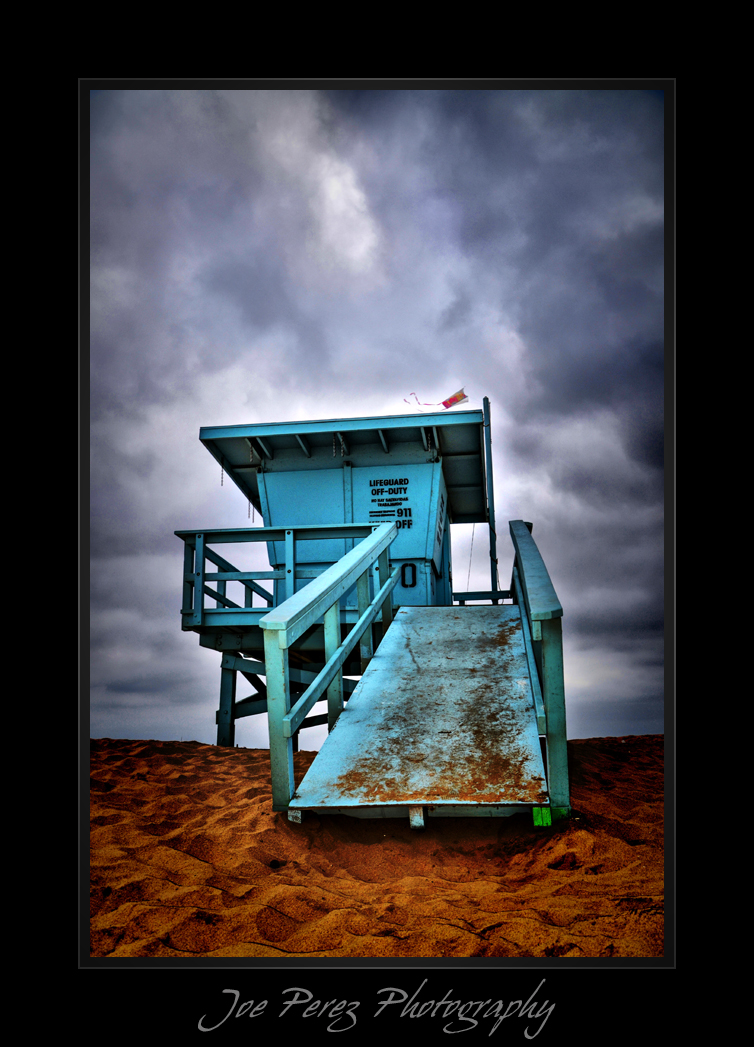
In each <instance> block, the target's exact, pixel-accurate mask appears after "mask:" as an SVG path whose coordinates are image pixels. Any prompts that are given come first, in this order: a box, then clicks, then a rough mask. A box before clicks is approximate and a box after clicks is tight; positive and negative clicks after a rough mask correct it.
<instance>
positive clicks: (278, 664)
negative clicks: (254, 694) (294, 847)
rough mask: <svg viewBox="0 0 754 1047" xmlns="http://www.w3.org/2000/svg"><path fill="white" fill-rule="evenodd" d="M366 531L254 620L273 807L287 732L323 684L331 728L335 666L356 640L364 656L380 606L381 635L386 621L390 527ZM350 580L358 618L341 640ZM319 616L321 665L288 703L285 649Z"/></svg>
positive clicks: (284, 802)
mask: <svg viewBox="0 0 754 1047" xmlns="http://www.w3.org/2000/svg"><path fill="white" fill-rule="evenodd" d="M370 530H371V532H372V533H371V534H370V535H369V536H368V537H367V538H364V539H363V540H362V541H361V542H359V544H358V545H357V546H355V547H354V548H353V549H352V550H351V551H350V552H347V553H346V554H345V556H343V557H341V559H340V560H338V562H337V563H334V564H333V565H332V566H331V567H328V568H327V570H325V571H324V572H323V573H322V574H321V575H319V577H318V578H315V579H314V580H313V581H311V582H309V584H308V585H307V586H306V587H305V588H304V589H302V590H301V591H300V592H298V593H294V594H293V595H292V596H290V597H289V598H288V599H287V600H285V601H284V602H283V603H282V604H280V605H279V606H278V607H276V608H274V610H271V611H268V612H267V614H265V615H264V617H263V618H261V619H260V620H259V625H260V626H261V628H262V629H263V631H264V661H265V676H266V680H267V715H268V722H269V730H270V763H271V770H272V806H273V810H277V811H279V810H285V809H286V808H287V807H288V804H289V803H290V801H291V798H292V796H293V792H294V780H293V744H292V737H293V735H294V734H295V732H296V730H297V728H298V727H299V726H300V724H301V723H302V721H303V720H304V717H305V716H306V714H307V712H308V711H309V710H310V709H311V708H312V706H313V705H315V704H316V702H318V701H319V699H320V698H321V697H322V695H323V694H324V692H325V690H327V712H328V729H329V730H332V729H333V727H334V726H335V722H336V721H337V718H338V716H339V715H340V713H341V711H342V709H343V680H342V676H341V674H340V669H341V668H342V666H343V664H344V663H345V661H346V658H347V657H348V655H349V654H350V652H351V651H352V650H353V648H354V647H355V646H356V644H357V643H359V644H360V646H361V661H362V669H364V668H365V667H366V664H367V663H368V661H369V659H370V658H371V656H372V636H371V629H370V626H371V624H372V622H373V621H374V620H375V618H376V617H377V614H378V613H379V612H380V610H382V625H383V634H384V632H385V631H386V630H387V628H388V626H389V625H390V622H391V620H392V601H391V599H390V594H391V593H392V591H393V589H394V587H395V585H396V583H397V581H398V578H399V576H400V569H399V568H398V567H396V568H395V570H394V571H393V572H392V574H391V573H390V564H389V560H388V548H389V546H390V544H391V543H392V542H393V541H394V539H395V537H396V536H397V534H398V528H397V527H396V525H395V524H388V523H384V524H378V525H376V526H371V527H370ZM375 563H376V564H377V572H378V575H379V588H378V587H377V585H375V588H376V589H377V588H378V591H377V593H376V595H375V596H374V598H373V599H371V600H370V596H369V574H370V571H371V570H372V567H373V565H374V564H375ZM354 584H355V585H356V586H357V595H358V607H359V618H358V621H357V622H356V624H355V625H354V627H353V628H352V629H351V630H350V632H349V633H348V635H347V636H346V638H345V639H342V638H341V620H340V610H339V606H340V599H341V597H343V596H345V594H346V593H347V592H348V591H349V590H350V589H351V588H352V587H353V586H354ZM320 619H323V620H324V631H325V666H324V668H323V669H322V670H321V671H320V672H319V673H318V675H317V677H316V679H315V680H314V681H313V682H312V683H311V684H310V685H309V687H308V688H307V690H306V691H305V693H304V694H303V695H302V696H301V698H299V700H298V701H297V702H296V704H295V706H294V707H293V708H291V692H290V670H289V667H288V651H289V649H290V647H291V646H292V645H293V644H294V643H295V642H296V641H297V640H298V639H300V638H301V636H302V635H303V634H304V633H305V632H306V630H307V629H309V628H310V627H311V626H312V625H314V624H315V623H317V622H318V621H319V620H320Z"/></svg>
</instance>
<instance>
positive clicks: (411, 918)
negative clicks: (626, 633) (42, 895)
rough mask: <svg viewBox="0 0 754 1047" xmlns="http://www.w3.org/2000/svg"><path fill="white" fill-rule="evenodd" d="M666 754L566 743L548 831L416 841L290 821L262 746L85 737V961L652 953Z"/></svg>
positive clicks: (443, 835) (657, 739) (479, 829)
mask: <svg viewBox="0 0 754 1047" xmlns="http://www.w3.org/2000/svg"><path fill="white" fill-rule="evenodd" d="M663 742H664V739H663V737H662V736H659V735H651V736H631V737H624V738H591V739H586V740H580V741H570V742H569V743H568V749H569V765H570V773H571V802H572V805H573V808H574V814H573V817H572V818H571V819H570V820H569V821H567V822H561V823H558V824H556V825H555V826H554V827H552V828H550V829H541V828H535V827H534V826H533V824H532V823H531V818H530V817H529V816H523V815H518V816H514V817H511V818H499V819H498V818H468V819H456V818H448V819H446V818H440V819H428V822H427V828H426V829H425V830H424V831H415V830H412V829H411V828H410V827H409V824H408V821H407V820H404V819H359V818H349V817H347V816H344V815H327V816H325V815H312V814H307V815H305V816H304V820H303V821H302V823H301V824H300V825H295V824H293V823H290V822H289V821H288V820H287V817H286V816H285V815H283V814H276V813H274V812H273V811H272V806H271V791H270V765H269V754H268V753H267V752H266V751H264V750H256V749H241V748H238V749H227V748H218V747H216V746H211V745H202V744H199V743H198V742H164V741H132V740H114V739H107V738H105V739H99V740H93V741H92V742H91V767H90V774H91V779H90V784H91V823H90V825H91V884H90V895H91V921H90V925H91V956H92V957H168V958H172V959H180V958H182V957H268V958H286V957H386V958H390V957H392V958H405V957H415V958H417V957H660V956H662V955H663V933H664V921H663V897H664V891H663V887H664V883H663V876H664V856H663ZM315 756H316V753H312V752H300V753H297V754H296V755H295V766H296V774H297V781H298V780H299V779H300V777H301V776H302V775H303V773H304V771H305V770H306V768H307V767H308V766H309V765H310V763H311V761H312V760H313V759H314V758H315Z"/></svg>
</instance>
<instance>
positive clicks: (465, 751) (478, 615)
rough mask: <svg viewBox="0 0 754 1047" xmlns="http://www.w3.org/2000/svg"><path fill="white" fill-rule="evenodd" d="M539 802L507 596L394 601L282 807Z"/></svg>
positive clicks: (542, 797) (515, 611)
mask: <svg viewBox="0 0 754 1047" xmlns="http://www.w3.org/2000/svg"><path fill="white" fill-rule="evenodd" d="M548 802H549V800H548V795H547V789H546V782H545V772H544V766H543V762H542V754H541V750H540V745H539V735H538V731H537V721H536V715H535V711H534V700H533V697H532V689H531V683H530V679H529V666H528V663H527V657H526V651H525V647H524V639H523V633H522V628H521V618H520V612H519V608H518V607H517V606H514V605H509V604H508V605H497V606H494V605H492V606H466V607H404V608H401V609H400V610H399V611H398V612H397V614H396V616H395V620H394V621H393V624H392V625H391V626H390V629H389V630H388V632H387V635H386V636H385V638H384V639H383V641H382V643H381V644H380V646H379V647H378V649H377V651H376V653H375V655H374V657H373V658H372V660H371V662H370V664H369V666H368V668H367V670H366V672H365V673H364V676H363V677H362V679H361V681H360V682H359V684H358V686H357V687H356V689H355V691H354V693H353V696H352V697H351V699H350V700H349V702H348V704H347V706H346V707H345V709H344V710H343V712H342V713H341V715H340V717H339V719H338V722H337V724H336V725H335V727H334V729H333V730H332V732H331V733H330V734H329V735H328V737H327V739H326V740H325V742H324V744H323V745H322V748H321V749H320V751H319V753H318V755H317V757H316V759H315V760H314V763H313V764H312V765H311V767H310V769H309V771H308V772H307V774H306V777H305V778H304V780H303V782H302V783H301V785H300V786H299V788H298V789H297V791H296V794H295V796H294V797H293V799H292V801H291V804H290V808H291V810H294V811H295V810H297V809H298V810H317V809H319V810H326V809H331V810H332V809H334V810H336V811H339V812H342V813H350V814H361V815H364V816H377V815H386V816H389V815H390V814H392V813H396V814H397V813H399V812H398V811H397V810H396V811H395V812H393V811H392V810H391V808H401V809H402V810H405V809H406V808H410V807H415V806H419V805H420V806H422V807H425V808H426V809H427V811H428V812H429V813H435V814H441V813H443V809H444V808H445V809H446V810H447V813H451V811H453V812H455V811H456V809H457V810H458V813H469V814H471V813H485V809H486V812H487V813H490V814H491V813H506V811H505V810H503V809H502V807H501V805H502V806H503V807H507V806H511V808H512V809H513V808H515V807H516V805H519V809H521V808H520V805H526V806H529V807H530V806H534V805H542V804H547V803H548ZM475 809H478V810H475ZM510 813H512V810H511V812H510Z"/></svg>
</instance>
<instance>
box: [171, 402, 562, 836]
mask: <svg viewBox="0 0 754 1047" xmlns="http://www.w3.org/2000/svg"><path fill="white" fill-rule="evenodd" d="M199 438H200V440H201V441H202V443H203V444H204V445H205V446H206V447H207V449H208V450H209V452H210V453H211V454H212V455H213V456H214V458H215V459H216V460H217V461H218V462H219V464H220V466H221V468H222V470H223V471H224V474H225V475H227V476H229V477H230V478H231V479H232V480H233V482H234V483H235V484H236V485H237V486H238V488H239V489H240V490H241V491H242V492H243V494H244V495H245V497H246V498H247V499H248V500H249V502H250V503H251V504H252V505H253V506H254V508H255V510H256V511H257V512H259V513H260V514H261V516H262V519H263V521H264V526H263V527H247V528H240V529H235V530H234V529H223V530H210V531H185V530H184V531H176V532H175V533H176V534H177V535H178V537H179V538H181V539H182V540H183V542H184V575H183V606H182V611H181V616H182V627H183V629H184V630H186V631H191V632H196V633H198V634H199V642H200V644H201V645H202V646H204V647H209V648H212V649H214V650H217V651H218V652H220V653H221V656H222V663H221V685H220V707H219V710H218V713H217V744H218V745H233V744H234V731H235V721H236V720H237V719H239V718H240V717H243V716H250V715H266V716H267V719H268V725H269V738H270V759H271V766H272V793H273V807H274V809H275V810H276V811H287V813H288V817H289V819H290V820H292V821H300V820H301V817H302V814H303V812H304V811H307V810H312V811H324V812H332V813H345V814H351V815H356V816H361V817H396V816H407V817H409V819H410V822H411V824H412V825H413V826H417V827H418V826H421V825H423V824H424V819H425V818H427V817H437V816H446V817H448V816H456V817H458V816H472V815H473V816H493V817H500V816H504V815H509V814H514V813H520V812H521V811H525V810H531V811H532V812H533V817H534V821H535V824H544V825H546V824H550V823H551V821H552V820H554V819H557V818H562V817H567V816H568V814H569V813H570V799H569V785H568V764H567V754H566V728H565V698H564V690H563V657H562V637H561V617H562V614H563V610H562V607H561V605H560V602H559V601H558V598H557V596H556V594H555V590H554V588H553V585H552V582H551V581H550V577H549V574H548V572H547V569H546V568H545V565H544V563H543V561H542V558H541V556H540V554H539V551H538V549H537V546H536V545H535V543H534V540H533V538H532V536H531V530H532V525H531V524H527V523H524V522H523V521H520V520H514V521H511V522H510V524H509V531H510V537H511V539H512V544H513V550H512V551H513V556H512V569H511V582H510V588H508V589H504V590H501V589H500V588H499V583H498V548H497V546H498V542H497V534H496V524H495V507H494V496H493V478H492V450H491V440H490V408H489V401H488V400H487V399H486V398H485V400H484V409H483V410H481V411H479V410H472V411H457V412H452V411H442V412H437V413H425V414H410V415H397V416H384V417H375V418H348V419H330V420H325V421H307V422H286V423H277V424H269V425H268V424H255V425H232V426H216V427H211V428H203V429H202V430H201V431H200V435H199ZM458 523H486V524H488V525H489V557H490V588H489V590H484V591H478V592H459V591H457V589H455V588H454V585H453V574H452V564H451V548H450V528H451V527H452V526H453V525H454V524H458ZM255 542H256V543H258V542H264V543H266V548H267V556H268V560H269V569H268V570H242V569H241V570H239V569H238V567H236V566H234V565H233V564H232V563H231V562H230V561H229V560H227V559H226V558H225V557H224V556H222V555H221V553H220V552H219V551H218V547H222V546H226V547H238V546H247V545H248V543H255ZM239 676H240V677H241V678H242V679H244V680H246V681H247V682H248V683H249V684H251V686H252V687H253V692H252V693H251V694H250V695H248V696H247V697H245V698H242V699H238V698H237V694H236V688H237V681H238V678H239ZM353 677H359V679H358V680H354V679H353ZM319 702H323V703H324V702H326V703H327V708H326V712H324V711H323V712H321V713H317V712H314V714H312V715H310V714H311V713H312V710H313V709H314V707H315V706H316V705H317V704H318V703H319ZM323 723H327V725H328V730H329V733H328V737H327V739H326V740H325V742H324V744H323V745H322V747H321V749H320V752H319V753H318V754H317V756H316V758H315V760H314V762H313V764H312V766H311V767H310V769H309V771H308V773H307V774H306V776H305V778H304V779H303V781H302V782H301V783H300V784H299V785H298V786H296V784H295V782H294V776H293V751H294V748H297V746H298V735H299V732H300V731H302V730H305V729H307V728H308V727H311V726H315V725H318V724H323Z"/></svg>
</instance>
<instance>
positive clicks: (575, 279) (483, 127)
mask: <svg viewBox="0 0 754 1047" xmlns="http://www.w3.org/2000/svg"><path fill="white" fill-rule="evenodd" d="M664 149H665V130H664V98H663V93H662V92H661V91H653V90H644V89H635V90H630V89H629V90H549V89H546V88H543V89H542V90H507V89H500V90H452V89H450V90H421V89H417V90H356V91H351V90H342V91H337V90H336V91H332V90H328V91H317V90H261V91H257V90H242V89H234V90H226V89H210V88H207V89H202V90H183V89H181V90H178V89H170V88H166V89H157V90H152V89H150V90H140V89H136V88H135V89H130V90H129V89H125V90H121V89H118V90H107V89H104V90H94V91H92V92H91V96H90V203H91V226H90V260H91V286H90V361H91V375H90V382H91V554H92V565H91V579H92V588H91V683H92V692H91V733H92V735H93V736H95V737H100V736H110V737H135V738H140V737H151V738H164V739H171V738H179V737H183V738H188V737H190V738H195V739H197V740H199V741H206V742H213V741H214V739H215V729H214V711H215V709H216V707H217V698H218V693H219V660H218V657H217V655H216V654H213V653H212V652H208V651H206V650H202V649H200V648H199V645H198V642H197V638H196V637H195V636H194V635H193V634H183V633H181V630H180V616H179V607H180V599H181V574H182V543H181V542H180V541H179V540H178V539H177V538H176V537H175V536H174V535H173V531H174V530H176V529H180V528H191V527H202V528H210V527H230V526H233V527H235V526H246V525H247V524H248V523H249V522H250V521H249V520H248V517H247V513H248V506H247V503H246V502H245V501H244V499H243V497H242V496H241V494H240V492H239V491H238V490H237V489H236V488H235V487H234V486H233V485H232V484H230V483H229V482H228V481H227V478H226V481H225V483H224V485H223V486H221V483H220V475H219V468H218V467H217V464H216V463H215V462H214V460H213V459H212V458H211V457H210V456H209V455H208V454H207V452H206V451H205V450H204V449H203V448H202V446H201V445H200V444H199V441H198V433H199V428H200V426H205V425H218V424H226V423H227V424H238V423H254V422H275V421H290V420H297V419H310V418H311V419H313V418H337V417H358V416H368V415H372V414H402V413H407V412H410V411H412V410H418V408H417V405H416V403H415V401H414V400H413V399H412V400H411V404H407V403H406V402H405V400H406V399H411V397H410V394H411V393H412V392H415V393H416V394H417V398H418V400H419V401H420V402H421V403H439V402H440V401H441V400H443V399H444V398H445V397H446V396H448V395H449V394H451V393H453V392H455V391H456V390H457V389H459V388H460V387H461V386H465V388H466V392H467V394H468V396H469V398H470V402H469V404H466V405H464V409H466V408H468V407H479V406H481V401H482V398H483V397H484V396H488V397H489V398H490V401H491V405H492V423H493V429H492V439H493V455H494V462H495V503H496V512H497V517H498V521H499V530H504V529H505V527H504V521H506V520H509V519H525V520H530V521H533V523H534V537H535V538H536V539H537V541H538V543H539V545H540V548H541V550H542V552H543V555H544V557H545V560H546V562H547V564H548V567H549V568H550V572H551V575H552V577H553V581H554V583H555V586H556V589H557V590H558V594H559V596H560V598H561V602H562V603H563V606H564V609H565V614H564V623H563V624H564V642H565V668H566V696H567V713H568V724H569V728H568V729H569V735H570V736H571V737H587V736H600V735H610V734H627V733H646V732H657V731H662V729H663V573H664V567H663V534H664V498H663V491H664V477H663V455H664V436H663V397H664V368H665V331H664V326H665V304H666V303H665V300H664V283H665V274H664V178H665V172H664ZM255 522H256V523H260V522H261V521H259V519H258V518H257V520H256V521H255ZM500 522H503V526H502V527H500ZM483 531H486V528H484V527H482V526H481V525H477V528H476V532H475V538H474V553H473V559H472V560H471V561H470V553H471V534H472V528H471V526H469V525H459V526H458V527H457V528H456V529H455V532H456V533H455V534H454V537H453V561H454V575H455V576H456V577H462V578H463V581H464V583H465V582H466V579H467V577H468V578H469V580H470V584H471V587H472V588H474V587H475V586H477V587H480V588H482V587H484V588H486V587H487V586H488V584H489V569H488V560H487V559H486V558H485V552H484V542H485V541H486V535H483V534H482V532H483ZM500 560H501V564H500V581H501V584H502V585H503V586H505V585H507V584H508V581H509V578H510V561H511V555H510V552H509V550H508V546H507V542H506V543H504V545H503V547H502V548H501V549H500ZM463 587H465V585H464V586H463ZM313 737H314V735H313V733H312V738H313ZM265 738H266V736H265V734H264V728H261V727H259V725H257V726H252V724H251V719H247V720H243V721H240V722H239V725H238V734H237V739H238V740H239V743H240V744H242V745H244V744H254V745H260V744H261V745H264V744H266V741H265ZM303 744H304V746H305V747H310V746H311V745H312V741H311V740H310V739H309V738H305V740H304V742H303Z"/></svg>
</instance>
